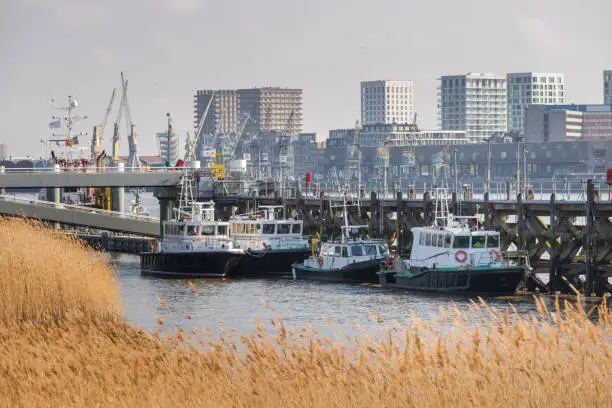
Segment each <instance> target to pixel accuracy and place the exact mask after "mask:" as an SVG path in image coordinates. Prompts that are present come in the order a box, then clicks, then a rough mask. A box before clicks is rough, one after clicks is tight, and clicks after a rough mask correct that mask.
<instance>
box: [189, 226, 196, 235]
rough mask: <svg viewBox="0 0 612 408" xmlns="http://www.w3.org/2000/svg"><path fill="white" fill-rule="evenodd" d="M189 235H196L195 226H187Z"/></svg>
mask: <svg viewBox="0 0 612 408" xmlns="http://www.w3.org/2000/svg"><path fill="white" fill-rule="evenodd" d="M187 235H196V227H195V225H188V226H187Z"/></svg>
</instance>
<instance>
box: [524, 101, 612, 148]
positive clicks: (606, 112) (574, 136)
mask: <svg viewBox="0 0 612 408" xmlns="http://www.w3.org/2000/svg"><path fill="white" fill-rule="evenodd" d="M525 140H526V141H527V142H553V141H567V140H612V105H531V106H529V107H528V108H527V111H526V120H525Z"/></svg>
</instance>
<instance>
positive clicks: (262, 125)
mask: <svg viewBox="0 0 612 408" xmlns="http://www.w3.org/2000/svg"><path fill="white" fill-rule="evenodd" d="M236 92H237V95H238V100H239V112H240V117H244V116H245V115H246V114H248V115H250V117H251V119H253V120H252V121H249V122H248V123H247V125H246V128H245V133H247V134H250V133H259V132H287V131H288V132H289V133H290V134H292V135H297V134H298V133H300V132H301V131H302V90H301V89H289V88H272V87H266V88H251V89H239V90H237V91H236Z"/></svg>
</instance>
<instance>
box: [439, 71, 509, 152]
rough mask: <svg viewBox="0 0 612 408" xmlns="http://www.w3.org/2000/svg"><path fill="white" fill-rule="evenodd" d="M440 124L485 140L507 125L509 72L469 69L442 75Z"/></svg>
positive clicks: (448, 128) (468, 135)
mask: <svg viewBox="0 0 612 408" xmlns="http://www.w3.org/2000/svg"><path fill="white" fill-rule="evenodd" d="M438 113H439V122H440V123H439V125H440V128H441V129H442V130H464V131H465V132H466V136H467V137H468V138H470V139H472V140H475V141H477V140H483V139H485V138H488V137H490V136H491V135H492V134H494V133H496V132H505V131H506V130H507V127H508V106H507V88H506V76H505V75H497V74H490V73H484V74H480V73H468V74H465V75H453V76H443V77H441V78H440V93H439V112H438Z"/></svg>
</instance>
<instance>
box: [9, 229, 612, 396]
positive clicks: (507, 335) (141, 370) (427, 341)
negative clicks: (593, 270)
mask: <svg viewBox="0 0 612 408" xmlns="http://www.w3.org/2000/svg"><path fill="white" fill-rule="evenodd" d="M24 230H26V231H27V230H30V232H31V233H32V234H33V235H34V236H39V237H44V239H42V238H41V239H40V240H39V241H37V242H40V247H41V248H48V249H53V251H50V252H45V251H44V250H43V251H42V252H37V253H28V252H25V253H24V252H22V254H23V255H22V258H21V259H22V261H20V262H16V261H15V259H13V261H11V262H12V263H11V264H10V265H11V268H7V267H6V266H7V262H5V257H4V254H7V253H6V252H2V254H3V255H2V258H0V268H2V271H3V275H11V274H16V275H22V274H29V275H27V276H28V278H27V279H22V278H18V277H12V278H11V277H8V276H3V279H5V278H7V277H8V279H11V280H12V281H13V284H12V285H13V286H11V288H12V290H14V291H19V290H21V291H22V292H23V291H24V290H23V289H20V288H19V285H26V284H27V285H31V281H37V280H41V281H42V282H46V285H48V287H45V288H39V289H37V290H38V291H39V293H41V294H44V296H45V299H59V300H60V301H61V302H63V303H62V304H63V305H64V308H63V309H61V310H63V312H59V311H58V312H56V313H55V314H53V316H54V319H53V322H54V323H52V324H47V325H44V326H43V325H40V324H39V323H38V322H39V321H40V316H46V315H47V314H46V312H44V310H39V308H44V307H47V306H49V303H46V302H41V301H38V300H35V299H33V298H32V297H24V296H22V295H19V296H15V297H13V298H11V299H13V300H18V301H20V302H23V305H22V306H21V309H14V308H13V309H10V310H14V311H13V312H11V313H9V314H7V313H5V312H3V315H2V316H3V317H2V320H3V321H2V324H0V406H10V407H14V406H27V407H34V406H53V407H57V406H79V407H82V406H104V407H107V406H125V407H128V406H129V407H141V406H155V407H175V406H198V407H199V406H202V407H236V406H238V407H285V406H287V407H375V406H376V407H507V406H510V407H605V406H610V401H612V387H610V380H611V379H612V347H610V346H611V345H612V344H611V343H612V341H611V340H612V315H611V313H610V312H609V309H608V306H607V305H605V304H604V305H602V306H601V307H598V308H596V309H593V310H587V311H585V310H583V309H582V308H581V306H580V303H577V304H576V305H573V304H570V303H567V302H566V303H563V304H560V303H557V304H556V305H555V307H553V308H552V309H551V310H549V309H547V307H546V305H545V304H544V303H543V302H540V301H538V303H537V307H538V313H537V314H536V315H532V316H529V317H525V316H522V315H520V314H518V313H516V311H514V310H512V309H507V310H505V309H504V310H493V309H491V308H489V307H488V306H487V305H486V304H485V303H475V304H473V305H472V307H471V308H470V310H469V311H461V310H459V309H458V308H456V307H453V306H450V307H449V308H447V309H445V310H441V311H440V317H439V318H438V319H437V320H436V321H434V322H423V321H421V320H419V319H418V318H415V317H412V318H410V319H408V320H407V321H403V322H384V321H382V319H381V318H380V317H379V316H378V315H376V314H375V313H374V314H373V315H372V316H373V317H372V320H373V324H376V325H377V327H379V330H378V331H375V332H374V333H372V332H369V334H368V333H365V332H363V333H361V334H360V335H357V336H352V337H344V336H345V335H344V334H342V333H337V335H336V337H325V336H321V335H320V334H318V333H317V332H316V330H314V329H309V328H300V329H289V328H286V327H285V324H284V322H283V320H282V319H281V318H278V317H277V318H273V319H271V320H270V322H269V323H267V324H264V323H262V322H257V323H256V327H255V332H254V334H251V335H240V334H235V333H233V332H232V331H223V330H222V331H220V332H218V333H216V336H215V337H214V338H212V337H210V336H208V335H207V334H206V333H204V332H199V331H197V330H191V331H184V330H180V329H179V330H178V331H176V332H175V333H173V334H171V335H162V334H161V333H162V332H161V331H156V332H150V333H145V332H144V331H142V330H138V329H136V328H133V327H130V326H128V325H126V324H125V323H123V322H121V321H118V320H113V319H100V318H98V316H99V315H104V313H106V310H107V308H110V309H112V310H115V309H116V308H117V307H118V306H117V303H116V298H115V297H114V295H113V296H111V294H115V293H116V290H115V289H112V288H109V289H107V292H106V293H107V295H106V296H105V297H104V298H101V297H93V298H92V300H91V303H88V300H89V298H88V296H90V295H92V296H93V295H95V294H97V296H100V295H99V292H98V291H96V290H93V289H94V288H95V287H96V286H97V284H100V282H97V281H92V282H97V284H94V283H91V284H88V283H80V284H79V285H81V286H78V287H84V288H86V291H83V292H78V293H80V294H81V296H83V298H82V299H81V300H80V301H72V302H68V301H66V300H65V299H68V298H70V299H72V297H75V296H76V294H75V295H70V296H67V295H62V296H58V295H55V294H54V291H56V290H58V287H60V286H58V284H57V282H56V281H53V280H51V279H50V277H52V276H55V275H49V273H48V272H46V271H45V270H44V267H48V266H49V265H51V264H52V263H53V262H61V264H62V265H63V266H64V267H68V266H69V265H71V264H70V263H63V262H64V261H63V260H62V261H59V260H55V261H54V260H53V259H54V257H55V256H56V255H53V254H58V255H57V256H59V254H64V255H65V254H73V255H70V259H71V260H72V261H73V262H83V263H86V262H91V265H92V270H97V271H98V273H90V274H85V275H78V276H86V277H87V279H92V280H94V279H99V276H108V273H109V271H108V270H107V271H106V272H107V274H106V275H104V274H103V270H104V268H106V269H108V266H105V265H104V263H103V262H102V261H101V259H100V258H96V257H95V256H93V257H92V256H91V254H90V253H89V252H88V250H87V249H86V248H84V247H83V246H81V245H80V244H79V243H76V242H74V241H71V240H67V239H65V238H60V237H58V236H57V235H56V234H54V233H51V232H41V231H40V230H39V229H37V228H36V227H30V226H27V224H24V223H4V224H1V223H0V240H2V242H4V241H5V236H4V235H5V234H7V233H11V234H12V236H14V235H16V234H17V233H18V232H19V233H21V232H23V231H24ZM34 236H32V237H31V239H37V238H35V237H34ZM15 239H17V238H15ZM51 241H53V242H51ZM62 248H63V250H62ZM69 248H71V249H69ZM76 252H81V253H82V254H81V255H82V256H83V258H81V255H78V254H76ZM37 257H43V258H46V260H45V261H36V260H32V259H31V258H37ZM85 259H87V261H85ZM100 262H102V263H100ZM81 266H82V265H81ZM36 268H41V269H36ZM6 271H9V272H6ZM37 271H38V272H37ZM37 273H40V275H37ZM73 278H75V279H76V278H77V275H76V274H75V275H73ZM105 279H106V280H105V281H104V282H109V284H110V282H112V279H110V278H108V277H107V278H105ZM62 282H63V281H62ZM66 284H67V283H66ZM43 286H44V285H43ZM75 287H76V286H75ZM105 287H106V286H105ZM61 290H62V293H66V290H65V289H64V288H63V287H62V289H61ZM70 293H72V292H70ZM0 294H1V296H5V295H10V291H8V290H6V289H3V290H2V292H0ZM29 300H32V303H31V304H30V303H28V302H29ZM103 301H108V302H109V303H108V304H107V306H106V307H105V306H104V305H103V304H102V303H103ZM2 302H3V303H2V305H3V307H4V306H8V307H12V306H10V302H7V301H6V300H4V299H3V300H2ZM161 302H163V300H161ZM84 304H86V305H87V306H84ZM160 304H161V303H160ZM74 308H76V309H77V310H79V311H80V315H78V316H77V317H75V314H72V313H69V312H68V311H70V310H72V309H74ZM21 310H27V311H28V312H27V313H24V312H22V311H21ZM54 310H57V309H54ZM86 313H89V315H90V316H92V318H88V319H83V318H82V315H84V314H86ZM475 315H480V316H479V317H480V318H481V319H480V320H479V319H477V320H478V321H483V322H486V323H483V324H480V325H473V324H472V322H473V321H474V316H475ZM79 316H80V317H79ZM5 319H8V320H6V321H5ZM159 324H160V325H161V326H163V324H164V323H163V319H160V321H159Z"/></svg>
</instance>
